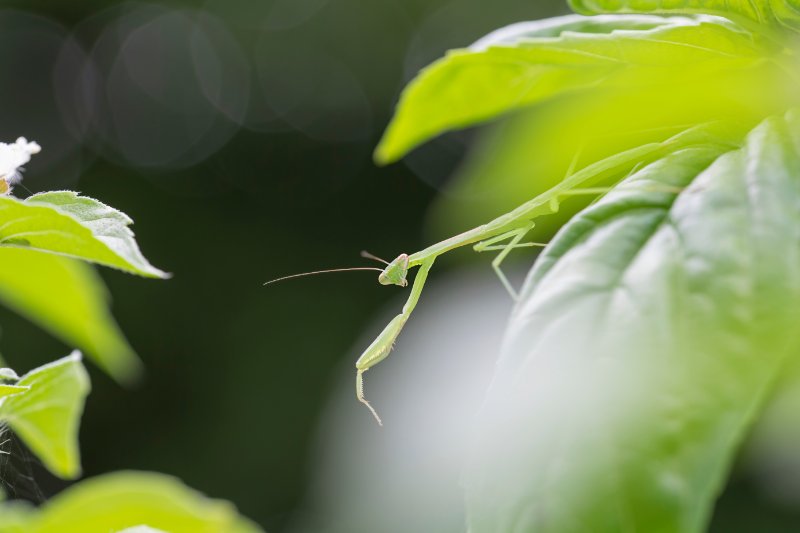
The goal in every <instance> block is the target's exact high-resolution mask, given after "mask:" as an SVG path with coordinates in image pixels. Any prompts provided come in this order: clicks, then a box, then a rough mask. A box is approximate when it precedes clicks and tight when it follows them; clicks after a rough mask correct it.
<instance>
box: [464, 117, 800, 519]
mask: <svg viewBox="0 0 800 533" xmlns="http://www.w3.org/2000/svg"><path fill="white" fill-rule="evenodd" d="M797 176H800V117H799V116H798V114H797V113H794V112H792V113H789V114H788V115H786V116H785V117H780V118H771V119H768V120H766V121H765V122H763V123H762V124H761V125H760V126H758V127H757V128H756V129H755V130H754V131H752V132H751V134H750V135H749V136H748V137H747V139H746V140H745V141H744V144H743V146H742V147H741V148H740V149H735V150H726V151H724V153H721V152H720V150H719V148H718V147H714V146H696V147H692V148H687V149H684V150H681V151H678V152H676V153H673V154H671V155H669V156H667V157H666V158H664V159H663V160H661V161H658V162H656V163H653V164H651V165H649V166H647V167H646V168H644V169H642V170H641V171H639V172H637V173H636V174H635V175H634V176H632V177H631V178H630V179H628V180H627V181H626V182H624V183H623V184H622V185H621V186H620V187H618V188H617V189H616V190H615V191H614V192H612V193H610V194H608V195H607V196H606V197H605V198H603V199H602V200H600V201H599V202H598V203H597V204H595V205H594V206H592V207H590V208H589V209H587V210H586V211H584V212H582V213H581V214H579V215H578V216H577V217H575V218H574V219H573V220H572V221H571V222H570V223H568V224H567V225H566V226H565V227H564V228H563V229H562V230H561V231H560V232H559V234H558V236H557V237H556V239H554V241H553V242H552V243H551V245H550V246H549V247H548V248H547V250H546V251H545V252H544V254H543V256H542V257H541V259H540V261H538V262H537V264H536V266H535V267H534V269H533V271H532V273H531V275H530V276H529V279H528V281H527V283H526V286H525V288H524V290H523V294H522V297H521V301H520V302H519V305H518V306H517V308H516V310H515V313H514V315H513V316H512V319H511V323H510V328H509V331H508V335H507V338H506V342H505V345H504V349H503V352H502V355H501V359H500V361H499V366H498V371H497V373H496V376H495V381H494V383H493V386H492V389H491V391H490V394H489V397H488V400H487V405H486V408H485V411H484V413H483V414H482V417H481V423H480V425H479V431H478V432H477V433H478V434H479V438H478V441H479V442H478V444H477V446H476V452H475V454H474V456H473V459H472V464H471V467H470V468H469V472H468V477H467V485H466V486H467V494H468V512H469V523H470V531H471V532H473V533H478V532H494V531H537V532H549V531H552V532H558V533H565V532H573V531H574V532H579V531H594V532H605V531H608V532H617V531H647V532H653V533H660V532H681V533H684V532H698V531H702V530H703V528H704V527H705V525H706V524H707V521H708V518H709V516H710V511H711V509H712V507H713V502H714V500H715V498H716V496H717V495H718V493H719V492H720V490H721V488H722V486H723V483H724V480H725V477H726V474H727V471H728V469H729V467H730V463H731V460H732V457H733V454H734V453H735V451H736V449H737V446H738V445H739V443H740V442H741V440H742V438H743V436H744V435H745V433H746V431H747V429H748V427H749V425H750V423H751V422H752V419H753V417H754V415H755V414H756V413H757V412H758V410H759V408H760V407H761V406H762V403H763V402H764V399H765V396H766V395H767V394H768V392H769V390H770V389H771V386H772V384H773V381H774V380H775V378H776V376H777V375H778V374H779V373H780V371H781V370H782V369H783V368H784V365H785V363H786V359H787V355H788V354H789V353H790V352H791V351H792V350H793V349H795V348H796V347H797V344H798V338H797V334H796V333H795V332H796V331H797V328H796V327H795V325H796V324H797V321H798V319H800V304H799V303H798V302H800V211H798V209H797V205H800V181H799V180H798V179H797ZM659 187H660V189H659ZM674 188H679V189H680V190H681V192H679V193H676V192H669V190H670V189H674Z"/></svg>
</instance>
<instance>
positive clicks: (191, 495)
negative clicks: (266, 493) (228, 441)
mask: <svg viewBox="0 0 800 533" xmlns="http://www.w3.org/2000/svg"><path fill="white" fill-rule="evenodd" d="M3 512H4V511H3V507H0V516H4V514H3ZM143 524H146V525H147V526H148V527H149V528H151V530H152V528H155V529H156V530H161V531H168V532H169V533H184V532H185V533H251V532H252V533H255V532H258V531H261V529H260V528H259V527H258V526H257V525H255V524H254V523H252V522H251V521H249V520H247V519H246V518H244V517H242V516H240V515H239V514H238V513H237V512H236V508H235V507H234V506H233V505H231V504H230V503H228V502H225V501H221V500H211V499H208V498H206V497H205V496H203V495H202V494H200V493H198V492H196V491H194V490H192V489H190V488H188V487H186V486H185V485H184V484H183V483H181V482H180V481H179V480H178V479H176V478H173V477H171V476H165V475H162V474H155V473H148V472H117V473H113V474H106V475H104V476H100V477H96V478H92V479H88V480H85V481H82V482H81V483H78V484H77V485H74V486H72V487H70V488H69V489H67V490H66V491H64V492H62V493H61V494H59V495H58V496H56V497H55V498H53V499H52V500H50V501H48V502H47V503H46V504H45V505H44V506H42V507H41V508H40V510H38V511H36V512H32V513H30V514H29V515H28V517H27V522H26V523H25V524H24V529H14V528H6V527H4V524H2V522H0V533H16V532H17V531H25V533H61V532H65V531H75V532H81V533H108V532H109V531H122V530H126V528H134V529H133V530H134V531H135V530H136V529H135V528H136V527H137V526H142V525H143ZM140 530H141V529H140Z"/></svg>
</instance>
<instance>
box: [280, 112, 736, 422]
mask: <svg viewBox="0 0 800 533" xmlns="http://www.w3.org/2000/svg"><path fill="white" fill-rule="evenodd" d="M698 146H702V147H709V146H712V147H719V149H720V152H722V151H724V150H730V149H731V148H733V147H736V146H738V139H737V138H736V137H735V136H734V135H732V132H731V128H730V125H729V124H726V123H722V122H710V123H705V124H701V125H698V126H693V127H689V128H686V129H683V130H682V131H681V132H679V133H678V134H676V135H674V136H672V137H669V138H668V139H666V140H664V141H662V142H654V143H649V144H645V145H641V146H639V147H636V148H632V149H630V150H627V151H624V152H621V153H618V154H616V155H613V156H611V157H608V158H606V159H602V160H600V161H597V162H595V163H592V164H590V165H588V166H586V167H584V168H583V169H581V170H580V171H577V172H575V171H574V166H575V163H576V160H573V164H572V165H571V168H570V170H569V171H568V172H567V176H566V177H565V178H564V180H562V181H561V182H560V183H559V184H558V185H556V186H555V187H553V188H551V189H550V190H548V191H547V192H545V193H543V194H541V195H539V196H537V197H535V198H533V199H532V200H529V201H528V202H525V203H524V204H522V205H520V206H519V207H517V208H516V209H514V210H513V211H510V212H509V213H506V214H504V215H502V216H500V217H498V218H496V219H494V220H492V221H491V222H488V223H486V224H483V225H481V226H478V227H476V228H473V229H471V230H469V231H466V232H464V233H461V234H459V235H456V236H454V237H451V238H449V239H445V240H443V241H441V242H438V243H436V244H433V245H431V246H429V247H427V248H425V249H424V250H420V251H419V252H415V253H413V254H405V253H403V254H400V255H398V256H397V257H396V258H395V259H394V260H393V261H391V262H388V261H384V260H382V259H380V258H377V257H375V256H373V255H371V254H368V253H365V252H362V255H363V256H364V257H368V258H371V259H376V260H378V261H381V262H384V263H385V264H386V267H385V268H383V269H380V268H368V267H365V268H355V269H335V270H325V271H316V272H309V273H305V274H296V275H293V276H286V277H283V278H278V279H276V280H272V281H269V282H267V283H265V285H266V284H270V283H274V282H277V281H282V280H285V279H289V278H295V277H299V276H305V275H309V274H319V273H323V272H339V271H347V270H377V271H379V272H380V274H379V276H378V282H379V283H380V284H381V285H397V286H399V287H406V286H408V274H409V271H410V270H411V269H412V268H415V267H419V271H418V272H417V274H416V276H415V277H414V282H413V284H412V287H411V294H410V295H409V297H408V300H407V301H406V303H405V305H404V306H403V309H402V311H401V312H400V313H399V314H398V315H396V316H395V317H394V318H392V320H391V321H390V322H389V323H388V324H387V325H386V327H385V328H384V329H383V330H382V331H381V333H380V334H379V335H378V336H377V338H376V339H375V340H374V341H373V342H372V344H370V345H369V346H368V347H367V349H366V350H364V352H363V353H362V354H361V357H359V358H358V360H357V361H356V398H357V399H358V401H359V402H361V403H362V404H364V405H365V406H366V407H367V408H368V409H369V410H370V412H371V413H372V415H373V416H374V418H375V420H376V421H377V422H378V424H379V425H381V426H382V425H383V422H382V420H381V418H380V416H379V415H378V413H377V411H376V410H375V408H373V407H372V405H371V404H370V403H369V401H368V400H367V399H366V396H365V394H364V373H365V372H367V371H368V370H370V369H371V368H372V367H374V366H375V365H377V364H378V363H380V362H381V361H383V360H384V359H386V358H387V357H388V356H389V354H390V352H391V351H392V348H393V347H394V343H395V341H396V340H397V337H398V336H399V335H400V332H401V331H402V330H403V327H404V326H405V325H406V323H407V322H408V320H409V318H410V317H411V313H412V312H413V311H414V309H415V308H416V306H417V303H418V302H419V298H420V296H421V294H422V289H423V288H424V286H425V282H426V281H427V279H428V273H429V272H430V270H431V267H432V266H433V263H434V261H436V258H437V257H439V256H440V255H442V254H444V253H447V252H449V251H451V250H454V249H456V248H460V247H462V246H468V245H473V249H474V250H475V251H477V252H488V251H499V253H498V254H497V256H496V257H495V258H494V260H493V261H492V268H493V269H494V270H495V272H496V273H497V276H498V277H499V279H500V281H501V282H502V284H503V285H504V287H505V288H506V289H507V290H508V292H509V294H511V296H512V298H514V299H517V293H516V292H515V290H514V288H513V287H512V285H511V283H510V282H509V281H508V279H507V278H506V276H505V275H504V274H503V272H502V270H501V268H500V267H501V264H502V263H503V261H504V260H505V259H506V257H508V254H509V253H510V252H511V251H512V250H514V249H517V248H523V247H544V246H546V245H545V244H542V243H535V242H522V241H523V239H524V238H525V236H526V235H527V234H528V233H529V232H530V231H531V230H532V229H533V227H534V225H535V222H534V221H535V220H536V219H537V218H538V217H540V216H544V215H549V214H554V213H556V212H558V210H559V207H560V204H561V200H562V199H563V198H565V197H569V196H574V195H585V194H592V195H601V194H603V193H606V192H609V191H610V190H612V189H613V187H600V188H591V187H590V186H591V185H593V184H596V183H598V182H612V183H617V182H619V181H621V180H623V179H625V178H627V177H629V176H631V175H632V174H635V173H636V172H637V171H638V170H639V169H641V168H642V167H644V166H646V165H648V164H650V163H653V162H655V161H657V160H658V159H660V158H662V157H664V156H666V155H668V154H670V153H673V152H676V151H678V150H682V149H687V148H692V147H698ZM579 187H582V188H579ZM660 190H664V191H666V192H672V193H675V194H677V193H679V192H680V190H681V189H677V188H672V187H666V186H664V187H662V188H661V189H660Z"/></svg>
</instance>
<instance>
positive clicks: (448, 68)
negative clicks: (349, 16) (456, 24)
mask: <svg viewBox="0 0 800 533" xmlns="http://www.w3.org/2000/svg"><path fill="white" fill-rule="evenodd" d="M720 20H721V19H720ZM562 23H563V25H564V27H565V28H567V29H569V28H571V27H573V26H574V25H575V19H574V18H572V17H566V18H565V19H562ZM608 24H609V25H613V22H609V23H608ZM598 25H600V23H598ZM548 28H549V27H548ZM556 28H557V26H556ZM592 30H593V31H594V33H575V32H573V31H561V32H560V33H558V37H538V36H535V31H534V30H532V29H530V28H526V27H524V26H522V27H521V26H518V25H517V26H514V27H512V29H510V30H507V31H501V32H496V33H495V34H493V36H490V37H489V38H487V39H483V40H481V41H479V42H478V43H476V46H474V47H473V48H471V49H469V50H456V51H452V52H450V53H449V54H448V55H447V56H446V57H445V58H444V59H441V60H439V61H437V62H436V63H434V64H433V65H431V66H429V67H428V68H426V69H425V70H423V71H422V72H421V73H420V75H419V76H418V77H417V78H416V79H415V80H414V81H412V82H411V83H410V84H409V86H408V87H407V88H406V89H405V91H404V92H403V95H402V96H401V99H400V103H399V104H398V108H397V112H396V115H395V117H394V119H393V120H392V122H391V124H390V125H389V128H388V129H387V131H386V133H385V135H384V138H383V139H382V140H381V143H380V145H379V146H378V148H377V151H376V158H377V159H378V160H379V161H380V162H384V163H386V162H391V161H394V160H396V159H398V158H400V157H402V156H403V154H405V153H406V152H407V151H409V150H410V149H412V148H414V147H415V146H417V145H418V144H420V143H422V142H423V141H425V140H427V139H430V138H431V137H433V136H435V135H438V134H440V133H442V132H445V131H448V130H451V129H456V128H463V127H466V126H470V125H473V124H476V123H479V122H481V121H484V120H487V119H491V118H494V117H496V116H498V115H501V114H503V113H507V112H509V111H513V110H518V109H521V108H525V107H528V106H531V105H533V104H536V103H539V102H542V101H546V100H548V99H551V98H553V97H555V96H558V95H562V94H567V93H571V92H574V91H579V90H585V89H589V88H594V89H596V88H599V87H602V88H613V87H623V88H626V89H628V90H631V89H633V88H635V87H637V86H642V87H650V86H654V85H658V84H673V85H674V84H680V83H681V80H683V81H684V82H686V83H692V84H698V83H701V82H700V81H699V80H702V79H703V78H713V77H715V76H719V75H721V73H723V72H728V71H731V70H737V69H743V68H748V67H752V66H754V65H756V64H757V63H758V62H759V61H761V60H762V58H763V55H762V54H761V51H760V49H759V47H758V46H757V45H756V44H755V43H754V38H753V36H752V35H751V34H748V33H746V32H744V31H742V30H740V29H737V28H736V27H733V26H731V25H728V24H723V23H717V22H712V21H706V20H694V19H688V18H679V19H671V20H670V22H669V23H668V24H664V25H660V26H656V27H654V28H652V29H649V30H616V31H612V32H610V33H598V32H597V29H596V28H592ZM555 31H556V30H555V29H553V28H549V29H548V32H549V33H551V34H555ZM531 35H534V36H531ZM694 97H698V98H700V97H708V98H711V97H713V95H705V96H704V95H698V94H697V93H694Z"/></svg>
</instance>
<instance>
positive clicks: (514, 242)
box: [473, 222, 544, 301]
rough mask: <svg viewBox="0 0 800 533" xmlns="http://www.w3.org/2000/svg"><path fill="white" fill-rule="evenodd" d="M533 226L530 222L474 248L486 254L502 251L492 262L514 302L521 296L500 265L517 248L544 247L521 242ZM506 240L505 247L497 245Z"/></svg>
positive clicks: (539, 244)
mask: <svg viewBox="0 0 800 533" xmlns="http://www.w3.org/2000/svg"><path fill="white" fill-rule="evenodd" d="M533 226H534V224H533V222H529V223H528V224H527V225H525V226H523V227H521V228H518V229H515V230H512V231H509V232H508V233H503V234H502V235H498V236H496V237H492V238H491V239H487V240H485V241H482V242H479V243H478V244H476V245H475V246H474V247H473V248H474V250H475V251H477V252H485V251H490V250H500V253H499V254H497V257H495V258H494V259H493V260H492V268H493V269H494V271H495V274H497V277H498V278H499V279H500V282H501V283H502V284H503V287H505V288H506V290H507V291H508V294H510V295H511V298H512V299H514V301H516V300H518V299H519V294H517V291H516V290H514V287H513V286H512V285H511V282H510V281H508V278H507V277H506V275H505V273H503V270H502V269H501V268H500V265H502V264H503V261H505V259H506V257H508V254H510V253H511V250H513V249H515V248H528V247H531V246H544V245H543V244H541V243H534V242H530V243H528V242H526V243H521V242H520V241H521V240H522V239H523V238H524V237H525V235H527V234H528V232H529V231H530V230H531V229H533ZM509 239H511V240H509ZM505 240H509V242H508V243H507V244H503V245H498V244H497V243H499V242H502V241H505Z"/></svg>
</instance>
